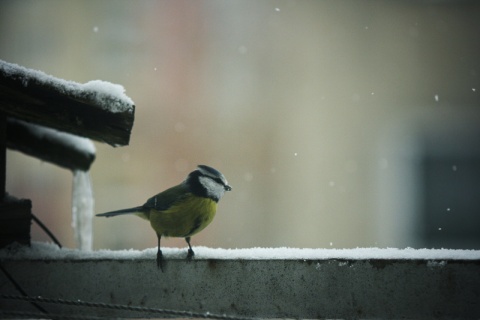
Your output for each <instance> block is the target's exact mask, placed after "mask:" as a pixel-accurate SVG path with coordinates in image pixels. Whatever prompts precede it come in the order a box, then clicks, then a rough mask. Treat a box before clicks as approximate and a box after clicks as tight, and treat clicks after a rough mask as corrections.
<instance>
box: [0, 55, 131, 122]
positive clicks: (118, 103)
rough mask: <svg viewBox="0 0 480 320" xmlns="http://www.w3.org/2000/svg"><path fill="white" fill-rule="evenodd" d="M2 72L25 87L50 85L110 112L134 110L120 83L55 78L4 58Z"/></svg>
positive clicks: (58, 90)
mask: <svg viewBox="0 0 480 320" xmlns="http://www.w3.org/2000/svg"><path fill="white" fill-rule="evenodd" d="M0 74H2V75H3V76H4V77H6V78H10V79H13V80H17V81H20V82H21V83H22V85H23V86H24V87H28V86H29V85H30V84H31V83H35V84H38V85H44V86H50V87H52V88H54V89H55V90H56V91H57V92H59V93H61V94H65V95H67V96H69V97H72V98H75V99H79V100H83V101H89V102H91V103H94V104H95V105H97V106H98V107H99V108H102V109H103V110H107V111H110V112H114V113H115V112H130V113H131V112H133V106H134V103H133V101H132V99H130V98H129V97H128V96H127V95H126V94H125V88H124V87H123V86H121V85H119V84H113V83H110V82H106V81H101V80H94V81H90V82H87V83H85V84H81V83H77V82H74V81H68V80H63V79H59V78H55V77H53V76H51V75H48V74H46V73H44V72H42V71H38V70H33V69H27V68H25V67H22V66H19V65H17V64H14V63H9V62H6V61H3V60H0Z"/></svg>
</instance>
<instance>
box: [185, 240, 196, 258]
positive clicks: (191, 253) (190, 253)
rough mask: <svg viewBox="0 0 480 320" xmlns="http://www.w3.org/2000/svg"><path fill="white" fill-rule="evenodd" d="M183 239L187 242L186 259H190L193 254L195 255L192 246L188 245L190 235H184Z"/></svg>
mask: <svg viewBox="0 0 480 320" xmlns="http://www.w3.org/2000/svg"><path fill="white" fill-rule="evenodd" d="M185 241H187V244H188V254H187V260H192V258H193V256H194V255H195V252H193V250H192V246H191V245H190V237H186V238H185Z"/></svg>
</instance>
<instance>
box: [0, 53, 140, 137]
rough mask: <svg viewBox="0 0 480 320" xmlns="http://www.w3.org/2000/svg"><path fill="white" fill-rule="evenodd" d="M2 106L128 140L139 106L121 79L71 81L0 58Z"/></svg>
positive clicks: (84, 132)
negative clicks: (126, 90) (120, 81)
mask: <svg viewBox="0 0 480 320" xmlns="http://www.w3.org/2000/svg"><path fill="white" fill-rule="evenodd" d="M0 110H1V111H3V112H5V113H6V114H7V115H8V116H12V117H15V118H18V119H21V120H25V121H28V122H33V123H36V124H40V125H44V126H47V127H51V128H55V129H58V130H61V131H66V132H69V133H72V134H76V135H80V136H84V137H88V138H91V139H94V140H97V141H102V142H106V143H108V144H110V145H113V146H119V145H126V144H128V142H129V139H130V133H131V129H132V126H133V121H134V112H135V106H134V103H133V101H132V100H131V99H130V98H129V97H128V96H127V95H126V94H125V89H124V88H123V87H122V86H121V85H118V84H112V83H109V82H106V81H100V80H94V81H90V82H88V83H86V84H80V83H76V82H73V81H67V80H63V79H59V78H55V77H53V76H50V75H47V74H45V73H44V72H41V71H37V70H32V69H27V68H24V67H21V66H18V65H16V64H12V63H8V62H5V61H2V60H0Z"/></svg>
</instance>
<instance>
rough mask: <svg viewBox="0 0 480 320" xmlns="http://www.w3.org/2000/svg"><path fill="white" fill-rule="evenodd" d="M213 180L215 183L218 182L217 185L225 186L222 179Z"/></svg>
mask: <svg viewBox="0 0 480 320" xmlns="http://www.w3.org/2000/svg"><path fill="white" fill-rule="evenodd" d="M213 180H214V181H215V182H218V183H219V184H221V185H222V186H223V185H225V184H224V183H223V181H222V179H220V178H215V179H213Z"/></svg>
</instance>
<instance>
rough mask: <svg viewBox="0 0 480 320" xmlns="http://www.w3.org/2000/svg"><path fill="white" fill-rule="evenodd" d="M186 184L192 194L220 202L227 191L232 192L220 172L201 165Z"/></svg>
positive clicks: (191, 173) (190, 175)
mask: <svg viewBox="0 0 480 320" xmlns="http://www.w3.org/2000/svg"><path fill="white" fill-rule="evenodd" d="M185 183H186V184H187V186H188V187H189V188H190V190H191V191H192V193H194V194H196V195H199V196H202V197H207V198H210V199H213V200H215V201H216V202H218V201H219V200H220V199H221V198H222V197H223V195H224V194H225V191H231V190H232V187H231V186H229V185H228V182H227V179H226V178H225V176H224V175H223V174H222V173H221V172H220V171H218V170H216V169H214V168H212V167H209V166H206V165H199V166H197V169H196V170H195V171H192V172H190V174H189V175H188V177H187V179H186V180H185Z"/></svg>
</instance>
